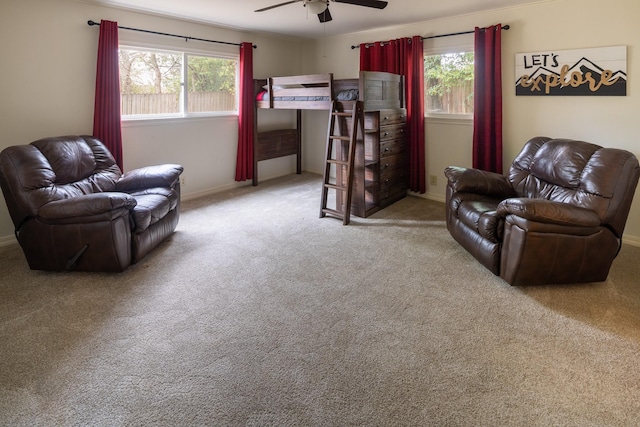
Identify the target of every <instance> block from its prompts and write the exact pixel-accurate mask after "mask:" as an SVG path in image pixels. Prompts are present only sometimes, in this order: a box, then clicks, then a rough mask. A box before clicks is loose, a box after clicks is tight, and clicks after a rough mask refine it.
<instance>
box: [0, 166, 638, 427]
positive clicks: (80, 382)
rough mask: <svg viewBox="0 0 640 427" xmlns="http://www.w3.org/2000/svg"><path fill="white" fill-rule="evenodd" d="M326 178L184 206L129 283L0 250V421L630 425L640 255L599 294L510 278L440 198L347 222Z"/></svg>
mask: <svg viewBox="0 0 640 427" xmlns="http://www.w3.org/2000/svg"><path fill="white" fill-rule="evenodd" d="M320 183H321V178H320V177H318V176H316V175H310V174H303V175H300V176H298V175H292V176H288V177H285V178H281V179H276V180H272V181H268V182H264V183H261V184H260V186H258V187H243V188H241V189H237V190H234V191H230V192H226V193H223V194H218V195H214V196H210V197H206V198H203V199H198V200H193V201H189V202H185V203H184V204H183V210H182V217H181V220H180V224H179V225H178V229H177V231H176V233H175V234H174V235H173V236H172V237H171V238H170V239H168V240H167V241H165V242H164V243H163V244H162V245H161V247H160V248H158V249H157V250H156V251H154V252H153V253H152V254H151V255H149V256H148V257H147V258H145V259H144V260H143V261H142V262H141V263H140V264H138V265H136V266H133V267H132V268H130V269H128V270H127V271H126V272H124V273H121V274H88V273H46V272H34V271H30V270H29V269H28V267H27V265H26V262H25V261H24V259H23V256H22V253H21V252H20V249H19V248H18V247H17V246H11V247H4V248H0V425H2V426H83V425H88V426H147V425H149V426H204V425H210V426H580V427H584V426H637V425H639V424H640V332H639V331H640V284H639V283H638V277H639V273H640V266H639V264H638V260H639V259H640V248H635V247H631V246H627V245H625V246H624V247H623V249H622V251H621V253H620V255H619V257H618V258H617V259H616V261H615V263H614V266H613V269H612V271H611V274H610V276H609V279H608V280H607V281H606V282H603V283H598V284H584V285H572V286H542V287H511V286H509V285H507V284H506V283H504V282H503V281H502V280H501V279H499V278H498V277H495V276H494V275H492V274H491V273H489V272H488V271H487V270H486V269H485V268H484V267H482V266H481V265H480V264H479V263H477V262H476V261H475V260H474V259H473V258H472V257H471V256H469V255H468V254H467V253H466V252H465V251H464V250H463V249H462V248H461V247H460V246H458V245H457V244H456V243H455V242H454V241H453V239H452V238H451V237H450V236H449V234H448V232H447V231H446V228H445V224H444V207H443V205H442V204H441V203H436V202H432V201H427V200H424V199H420V198H414V197H408V198H406V199H404V200H402V201H400V202H398V203H396V204H394V205H393V206H391V207H389V208H387V209H385V210H383V211H381V212H379V213H378V214H376V215H374V216H373V217H372V218H369V219H360V218H354V219H353V222H352V224H351V225H349V226H346V227H344V226H342V225H341V222H340V221H339V220H336V219H332V218H325V219H319V218H318V211H319V199H320Z"/></svg>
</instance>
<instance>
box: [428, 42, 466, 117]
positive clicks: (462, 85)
mask: <svg viewBox="0 0 640 427" xmlns="http://www.w3.org/2000/svg"><path fill="white" fill-rule="evenodd" d="M424 107H425V108H424V109H425V113H426V115H427V116H437V115H440V114H442V115H451V114H454V115H466V116H470V115H471V114H473V52H459V53H444V54H438V55H425V56H424Z"/></svg>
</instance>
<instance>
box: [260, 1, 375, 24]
mask: <svg viewBox="0 0 640 427" xmlns="http://www.w3.org/2000/svg"><path fill="white" fill-rule="evenodd" d="M329 1H333V2H336V3H346V4H353V5H355V6H364V7H372V8H374V9H384V8H385V7H387V2H386V1H381V0H290V1H286V2H284V3H278V4H274V5H272V6H267V7H263V8H262V9H258V10H255V11H254V12H264V11H266V10H271V9H275V8H276V7H280V6H286V5H288V4H291V3H300V2H302V4H303V6H304V7H308V8H309V11H310V12H311V13H314V14H316V15H318V19H319V20H320V22H329V21H331V19H332V18H331V13H329Z"/></svg>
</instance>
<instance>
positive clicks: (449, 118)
mask: <svg viewBox="0 0 640 427" xmlns="http://www.w3.org/2000/svg"><path fill="white" fill-rule="evenodd" d="M424 120H425V122H427V123H438V124H448V125H468V126H471V125H473V115H472V114H429V115H426V116H425V118H424Z"/></svg>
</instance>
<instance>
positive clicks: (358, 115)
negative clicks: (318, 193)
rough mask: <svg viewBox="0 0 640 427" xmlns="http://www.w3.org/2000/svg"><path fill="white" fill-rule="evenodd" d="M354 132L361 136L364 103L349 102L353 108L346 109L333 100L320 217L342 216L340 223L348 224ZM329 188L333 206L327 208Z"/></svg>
mask: <svg viewBox="0 0 640 427" xmlns="http://www.w3.org/2000/svg"><path fill="white" fill-rule="evenodd" d="M349 119H350V120H349ZM349 126H350V127H351V129H349ZM358 128H359V129H358ZM358 132H360V134H361V135H364V103H363V102H362V101H357V102H355V103H353V109H352V110H350V111H349V110H345V109H344V106H343V104H342V103H341V102H338V101H333V102H332V103H331V116H330V118H329V129H328V131H327V146H326V154H325V168H324V177H323V183H322V198H321V202H320V218H324V217H325V216H327V215H330V216H333V217H335V218H339V219H342V224H343V225H347V224H349V221H350V219H351V194H352V192H353V169H354V166H353V165H354V158H355V152H356V143H357V141H358ZM332 172H333V173H332ZM329 190H332V191H334V192H335V207H334V208H330V207H328V200H329Z"/></svg>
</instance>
